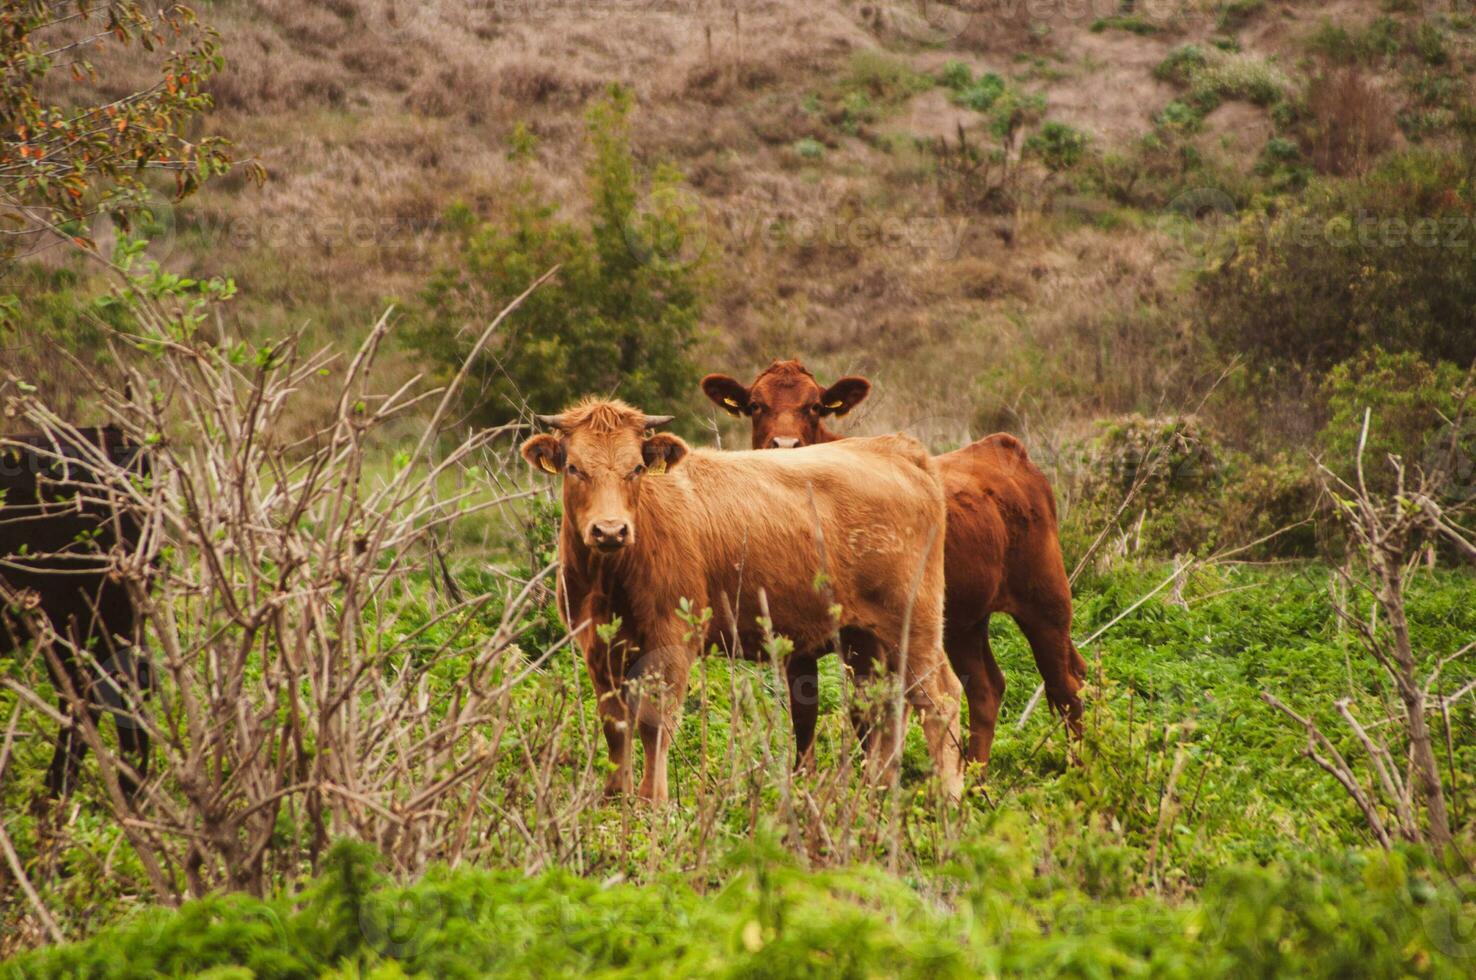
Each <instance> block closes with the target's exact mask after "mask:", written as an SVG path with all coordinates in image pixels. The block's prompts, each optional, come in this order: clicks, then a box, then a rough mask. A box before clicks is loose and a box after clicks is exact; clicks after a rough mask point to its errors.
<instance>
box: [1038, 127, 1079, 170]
mask: <svg viewBox="0 0 1476 980" xmlns="http://www.w3.org/2000/svg"><path fill="white" fill-rule="evenodd" d="M1090 142H1091V139H1090V137H1088V136H1087V134H1086V133H1083V132H1082V131H1081V130H1079V129H1076V128H1074V127H1071V126H1068V125H1066V124H1065V123H1059V122H1048V123H1046V124H1045V125H1044V126H1041V127H1040V130H1039V131H1038V132H1036V133H1035V134H1034V135H1032V136H1031V137H1030V138H1029V139H1028V140H1026V141H1025V149H1026V150H1027V151H1028V152H1030V153H1034V154H1035V155H1036V156H1038V157H1040V159H1041V162H1042V163H1044V164H1045V165H1046V167H1047V168H1048V169H1050V170H1052V171H1061V170H1070V169H1071V168H1072V167H1074V166H1076V165H1077V164H1078V163H1080V162H1081V160H1082V157H1084V156H1086V152H1087V146H1088V144H1089V143H1090Z"/></svg>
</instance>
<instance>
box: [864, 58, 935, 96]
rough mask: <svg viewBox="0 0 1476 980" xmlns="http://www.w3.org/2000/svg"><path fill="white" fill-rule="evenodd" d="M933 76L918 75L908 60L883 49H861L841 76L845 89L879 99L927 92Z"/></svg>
mask: <svg viewBox="0 0 1476 980" xmlns="http://www.w3.org/2000/svg"><path fill="white" fill-rule="evenodd" d="M932 84H933V82H932V79H930V78H928V77H927V76H926V75H922V74H919V73H918V72H916V71H914V70H913V69H912V66H910V65H909V64H908V63H907V62H906V61H903V60H902V59H901V58H898V57H896V56H894V55H890V54H886V53H884V52H881V51H870V50H868V51H858V52H856V53H855V54H854V55H852V56H851V63H850V66H849V68H848V70H847V72H846V75H845V77H844V78H843V79H842V88H844V89H846V90H848V91H860V92H865V93H866V94H867V95H868V96H869V97H870V98H872V99H875V100H876V101H878V102H899V101H901V100H903V99H905V98H907V97H908V96H911V95H916V94H917V93H918V92H924V91H927V89H928V88H929V87H931V85H932Z"/></svg>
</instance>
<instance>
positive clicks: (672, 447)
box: [641, 432, 688, 474]
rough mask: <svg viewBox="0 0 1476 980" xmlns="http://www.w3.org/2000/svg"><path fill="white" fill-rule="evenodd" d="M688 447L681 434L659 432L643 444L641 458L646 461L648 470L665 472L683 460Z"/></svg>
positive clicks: (650, 471)
mask: <svg viewBox="0 0 1476 980" xmlns="http://www.w3.org/2000/svg"><path fill="white" fill-rule="evenodd" d="M687 451H688V447H687V444H686V443H685V442H683V441H682V439H681V436H674V435H672V434H671V433H670V432H658V433H656V435H654V436H652V437H651V438H649V439H647V440H646V441H645V442H644V443H642V444H641V458H642V459H644V460H645V461H646V472H648V473H656V474H660V473H665V472H666V471H667V470H668V469H670V468H671V467H673V466H675V465H676V464H677V463H679V462H681V461H682V458H683V457H685V456H686V455H687Z"/></svg>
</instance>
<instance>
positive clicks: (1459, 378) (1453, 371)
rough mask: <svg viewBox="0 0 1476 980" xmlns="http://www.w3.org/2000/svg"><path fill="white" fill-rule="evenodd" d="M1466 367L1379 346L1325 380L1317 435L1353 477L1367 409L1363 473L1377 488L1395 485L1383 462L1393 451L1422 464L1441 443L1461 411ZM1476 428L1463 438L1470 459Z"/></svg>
mask: <svg viewBox="0 0 1476 980" xmlns="http://www.w3.org/2000/svg"><path fill="white" fill-rule="evenodd" d="M1465 378H1466V372H1465V371H1464V370H1462V369H1461V368H1460V367H1458V366H1457V365H1455V364H1452V363H1450V362H1448V361H1437V362H1435V363H1433V364H1432V363H1430V362H1429V361H1427V360H1425V359H1424V358H1423V357H1421V356H1420V355H1419V354H1417V353H1415V352H1414V351H1403V352H1400V353H1390V352H1388V351H1386V350H1383V349H1382V348H1379V347H1373V348H1370V349H1369V350H1366V351H1363V352H1362V353H1360V354H1358V355H1357V356H1355V357H1353V358H1350V359H1349V360H1347V361H1344V362H1342V363H1341V364H1338V365H1335V366H1334V367H1333V369H1332V370H1331V371H1329V372H1328V375H1327V378H1326V380H1325V381H1324V382H1323V384H1322V393H1323V397H1324V398H1326V400H1327V408H1328V421H1327V424H1326V425H1325V426H1324V427H1323V429H1322V431H1321V433H1320V434H1319V435H1318V442H1319V444H1320V447H1321V448H1322V450H1323V453H1324V460H1325V462H1326V464H1327V465H1328V466H1329V467H1330V468H1331V469H1333V470H1334V471H1335V472H1337V473H1338V474H1339V475H1341V476H1342V477H1343V478H1344V479H1347V480H1352V479H1353V476H1354V466H1355V461H1356V457H1357V451H1358V438H1359V433H1360V432H1361V430H1362V427H1363V416H1364V412H1365V410H1367V411H1368V412H1369V434H1368V443H1367V446H1366V448H1365V452H1364V476H1365V479H1367V480H1368V482H1369V484H1370V485H1371V486H1373V487H1374V488H1376V489H1379V490H1384V491H1388V490H1391V489H1392V488H1393V485H1394V474H1393V471H1392V469H1391V468H1390V467H1389V466H1387V465H1385V462H1384V461H1385V459H1386V458H1387V457H1388V456H1389V455H1391V454H1392V455H1396V456H1399V457H1401V458H1402V459H1403V460H1404V461H1405V462H1406V463H1408V464H1412V465H1420V464H1423V463H1424V462H1425V457H1426V456H1427V454H1430V453H1432V452H1433V451H1435V450H1436V449H1437V448H1439V444H1438V442H1437V439H1438V438H1439V436H1440V435H1441V433H1442V432H1443V431H1444V430H1445V429H1446V424H1447V422H1448V421H1449V420H1450V419H1452V418H1453V417H1454V416H1455V415H1456V411H1457V403H1458V402H1459V400H1460V395H1459V392H1460V389H1461V386H1462V384H1463V382H1464V381H1465ZM1473 435H1476V433H1472V432H1466V433H1463V434H1462V437H1463V438H1464V439H1465V441H1466V442H1468V443H1471V445H1468V446H1467V447H1466V449H1465V454H1466V458H1467V459H1470V458H1473V456H1472V454H1473V453H1476V440H1473V438H1472V436H1473Z"/></svg>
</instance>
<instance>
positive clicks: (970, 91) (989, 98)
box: [953, 71, 1008, 112]
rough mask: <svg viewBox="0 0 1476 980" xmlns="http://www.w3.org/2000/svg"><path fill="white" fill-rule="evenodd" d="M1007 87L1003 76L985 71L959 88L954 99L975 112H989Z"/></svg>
mask: <svg viewBox="0 0 1476 980" xmlns="http://www.w3.org/2000/svg"><path fill="white" fill-rule="evenodd" d="M1007 87H1008V86H1006V84H1005V80H1004V79H1003V78H1001V77H1000V76H998V75H996V74H995V73H994V72H992V71H990V72H985V73H984V74H983V75H980V76H979V77H978V78H977V79H970V80H969V81H968V82H967V83H966V84H965V85H964V86H963V87H961V88H959V89H957V90H956V94H955V95H954V97H953V101H955V102H957V103H958V104H959V105H961V106H964V107H966V108H969V109H973V110H974V111H975V112H988V111H989V110H990V109H992V108H994V104H995V103H996V102H998V101H999V98H1000V96H1002V95H1004V94H1005V89H1006V88H1007Z"/></svg>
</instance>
